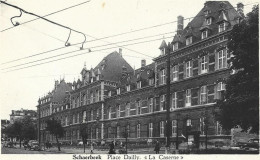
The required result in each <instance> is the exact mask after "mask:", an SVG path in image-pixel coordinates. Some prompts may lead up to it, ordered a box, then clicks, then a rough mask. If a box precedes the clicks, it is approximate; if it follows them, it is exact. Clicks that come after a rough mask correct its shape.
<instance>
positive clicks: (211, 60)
mask: <svg viewBox="0 0 260 160" xmlns="http://www.w3.org/2000/svg"><path fill="white" fill-rule="evenodd" d="M215 64H216V63H215V54H211V55H209V67H208V70H209V72H214V70H215Z"/></svg>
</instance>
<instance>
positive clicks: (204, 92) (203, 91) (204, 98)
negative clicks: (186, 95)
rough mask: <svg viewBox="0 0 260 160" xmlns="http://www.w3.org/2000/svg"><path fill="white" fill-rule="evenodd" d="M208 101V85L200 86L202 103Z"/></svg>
mask: <svg viewBox="0 0 260 160" xmlns="http://www.w3.org/2000/svg"><path fill="white" fill-rule="evenodd" d="M206 103H207V86H202V87H201V88H200V104H206Z"/></svg>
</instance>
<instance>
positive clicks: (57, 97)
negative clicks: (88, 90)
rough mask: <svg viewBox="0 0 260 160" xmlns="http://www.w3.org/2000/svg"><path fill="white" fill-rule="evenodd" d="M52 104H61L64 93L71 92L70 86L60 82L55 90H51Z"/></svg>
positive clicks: (62, 81)
mask: <svg viewBox="0 0 260 160" xmlns="http://www.w3.org/2000/svg"><path fill="white" fill-rule="evenodd" d="M53 91H54V92H53V98H52V101H53V102H58V103H60V102H62V101H63V100H64V98H65V97H66V95H67V93H66V91H69V92H70V91H72V88H71V84H69V83H66V82H65V81H64V80H61V82H60V83H59V84H58V86H57V88H56V89H55V90H53Z"/></svg>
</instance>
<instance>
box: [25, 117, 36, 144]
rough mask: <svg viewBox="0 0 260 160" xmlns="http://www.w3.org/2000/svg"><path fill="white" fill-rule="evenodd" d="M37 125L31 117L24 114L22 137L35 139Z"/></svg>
mask: <svg viewBox="0 0 260 160" xmlns="http://www.w3.org/2000/svg"><path fill="white" fill-rule="evenodd" d="M36 128H37V125H36V121H34V120H33V119H32V118H31V117H29V116H26V117H24V118H23V119H22V138H23V139H28V140H29V139H36V135H37V130H36Z"/></svg>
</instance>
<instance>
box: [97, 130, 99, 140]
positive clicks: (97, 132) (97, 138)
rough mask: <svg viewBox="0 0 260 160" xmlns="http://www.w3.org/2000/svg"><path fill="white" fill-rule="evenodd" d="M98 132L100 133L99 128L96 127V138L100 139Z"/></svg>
mask: <svg viewBox="0 0 260 160" xmlns="http://www.w3.org/2000/svg"><path fill="white" fill-rule="evenodd" d="M98 134H99V132H98V128H96V139H98Z"/></svg>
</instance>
